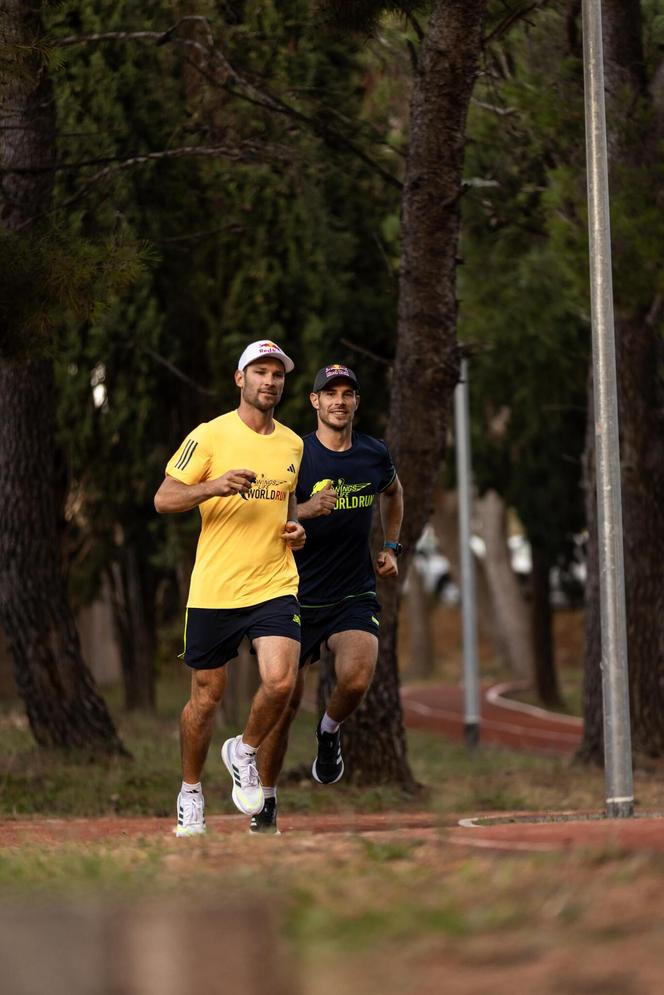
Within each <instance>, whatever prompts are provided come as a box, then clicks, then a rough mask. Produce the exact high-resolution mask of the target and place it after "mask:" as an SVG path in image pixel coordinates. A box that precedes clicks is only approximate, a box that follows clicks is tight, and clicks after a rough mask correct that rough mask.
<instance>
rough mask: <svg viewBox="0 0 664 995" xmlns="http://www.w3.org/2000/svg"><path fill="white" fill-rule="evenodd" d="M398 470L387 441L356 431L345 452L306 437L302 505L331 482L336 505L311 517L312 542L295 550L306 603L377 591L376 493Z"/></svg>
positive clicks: (300, 482) (323, 602) (300, 487)
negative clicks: (373, 534) (374, 560)
mask: <svg viewBox="0 0 664 995" xmlns="http://www.w3.org/2000/svg"><path fill="white" fill-rule="evenodd" d="M395 476H396V470H395V469H394V464H393V463H392V457H391V456H390V453H389V451H388V448H387V446H386V445H385V443H384V442H381V441H380V440H379V439H373V438H372V437H371V436H370V435H364V434H363V433H362V432H353V437H352V445H351V448H350V449H346V450H344V452H340V453H338V452H334V450H332V449H328V448H327V446H324V445H323V443H322V442H320V441H319V439H318V438H317V436H316V433H315V432H312V433H311V434H310V435H305V437H304V453H303V454H302V463H301V466H300V474H299V477H298V482H297V490H296V496H297V500H298V504H304V502H305V501H308V500H309V498H310V497H312V495H313V494H315V493H316V492H317V491H319V490H322V488H323V487H324V486H325V483H326V482H327V481H331V483H332V486H333V487H334V489H335V491H336V492H337V504H336V507H335V509H334V511H333V512H332V513H331V514H329V515H320V516H319V517H317V518H307V519H306V520H305V522H304V523H303V524H304V527H305V529H306V531H307V541H306V543H305V545H304V548H303V549H301V550H298V551H297V552H296V553H295V561H296V563H297V569H298V570H299V572H300V589H299V594H298V597H299V600H300V604H301V605H302V606H303V607H306V606H315V605H331V604H335V603H336V602H337V601H341V600H343V598H347V597H350V596H352V595H357V594H366V593H368V592H370V591H375V589H376V577H375V575H374V571H373V563H372V561H371V550H370V548H369V534H370V532H371V516H372V510H373V503H374V500H375V497H376V494H380V492H381V491H384V490H385V488H386V487H389V485H390V484H391V483H392V481H393V480H394V478H395Z"/></svg>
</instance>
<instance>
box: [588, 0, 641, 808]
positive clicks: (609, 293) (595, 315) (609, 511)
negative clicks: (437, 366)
mask: <svg viewBox="0 0 664 995" xmlns="http://www.w3.org/2000/svg"><path fill="white" fill-rule="evenodd" d="M583 57H584V77H585V99H586V153H587V168H588V228H589V234H590V297H591V313H592V342H593V382H594V399H595V405H594V407H595V461H596V475H597V518H598V539H599V543H598V545H599V571H600V609H601V628H602V663H601V666H602V696H603V701H604V761H605V778H606V795H607V797H606V807H607V815H608V816H609V817H610V818H627V817H629V816H632V815H633V814H634V789H633V784H632V744H631V731H630V724H629V687H628V681H627V633H626V622H625V576H624V565H623V534H622V502H621V491H620V452H619V437H618V394H617V385H616V354H615V331H614V320H613V281H612V274H611V224H610V214H609V178H608V154H607V141H606V110H605V105H604V51H603V44H602V3H601V0H583Z"/></svg>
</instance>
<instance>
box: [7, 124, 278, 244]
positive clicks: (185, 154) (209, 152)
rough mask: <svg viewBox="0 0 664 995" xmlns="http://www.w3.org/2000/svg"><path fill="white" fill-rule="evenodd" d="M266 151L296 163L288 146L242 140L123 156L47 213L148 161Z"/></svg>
mask: <svg viewBox="0 0 664 995" xmlns="http://www.w3.org/2000/svg"><path fill="white" fill-rule="evenodd" d="M266 151H269V152H270V153H271V154H272V156H273V158H274V159H275V160H279V161H282V162H289V163H290V162H292V160H293V152H292V149H289V148H286V147H285V146H277V145H266V144H262V143H260V142H251V141H246V142H242V143H240V145H237V146H235V147H229V146H225V145H214V146H209V147H208V146H204V145H184V146H182V147H181V148H177V149H163V150H162V151H160V152H146V153H144V154H142V155H134V156H131V157H130V158H128V159H123V160H121V161H119V162H113V164H112V165H109V166H105V167H104V169H100V170H99V171H98V172H96V173H94V175H93V176H91V177H90V178H89V180H88V181H87V182H86V183H84V184H83V186H81V187H79V189H78V190H77V191H76V193H74V194H72V196H71V197H68V198H67V199H66V200H64V201H63V202H62V203H60V204H58V205H57V207H56V208H54V209H53V211H48V212H46V213H47V214H53V213H56V212H57V211H61V210H62V209H63V208H66V207H70V206H71V205H72V204H74V203H76V201H77V200H80V198H81V197H83V196H85V194H86V193H87V192H88V191H89V190H90V189H91V188H92V187H93V186H95V185H96V184H97V183H100V182H102V181H103V180H106V179H109V178H110V177H113V176H116V175H117V174H118V173H122V172H124V171H125V170H127V169H133V168H134V167H135V166H140V165H143V164H145V163H146V162H158V161H159V160H163V159H184V158H208V159H210V158H212V159H229V160H230V161H232V162H242V163H248V162H265V160H266V155H265V153H266ZM102 161H103V160H102ZM56 168H58V167H56V166H48V167H44V169H56ZM36 171H39V170H31V169H28V168H25V169H21V168H20V167H19V168H16V169H14V170H11V171H10V170H8V172H36ZM43 216H44V215H35V216H34V217H32V218H28V220H27V221H24V222H23V224H22V225H20V226H19V227H18V228H17V229H16V231H20V230H22V229H23V228H27V227H29V226H30V225H31V224H33V223H34V222H35V221H37V220H39V218H41V217H43Z"/></svg>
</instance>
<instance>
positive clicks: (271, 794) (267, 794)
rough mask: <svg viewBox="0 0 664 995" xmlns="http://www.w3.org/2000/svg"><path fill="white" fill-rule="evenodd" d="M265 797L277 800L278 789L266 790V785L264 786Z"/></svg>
mask: <svg viewBox="0 0 664 995" xmlns="http://www.w3.org/2000/svg"><path fill="white" fill-rule="evenodd" d="M263 795H264V796H265V798H276V797H277V789H276V788H266V787H265V785H263Z"/></svg>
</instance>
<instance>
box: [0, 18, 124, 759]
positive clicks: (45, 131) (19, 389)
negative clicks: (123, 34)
mask: <svg viewBox="0 0 664 995" xmlns="http://www.w3.org/2000/svg"><path fill="white" fill-rule="evenodd" d="M42 34H43V32H42V28H41V23H40V19H39V4H38V3H34V4H26V3H23V2H20V0H6V2H5V3H4V4H3V6H2V9H1V10H0V37H1V40H2V43H3V45H4V46H5V47H6V48H7V50H8V51H10V52H13V53H16V60H17V62H19V61H20V63H21V64H20V65H17V66H16V67H14V70H15V71H14V74H13V76H11V77H10V78H9V77H7V76H5V78H4V80H2V81H0V113H2V117H3V130H2V135H1V138H0V159H1V165H2V166H3V167H4V169H5V170H11V169H12V168H14V167H18V166H22V167H35V168H40V167H43V166H45V165H48V164H50V163H51V162H52V159H53V136H54V116H53V115H54V110H53V94H52V92H51V89H50V85H49V79H48V74H47V71H46V66H45V64H44V63H43V62H42V60H41V57H40V56H39V55H38V54H36V52H35V49H34V48H33V45H34V43H35V41H36V40H38V39H39V38H40V37H41V36H42ZM26 53H27V54H26ZM5 71H7V68H6V69H5ZM51 186H52V174H50V173H48V172H43V173H11V172H5V173H4V174H3V176H2V181H1V193H2V204H1V216H2V222H3V225H4V229H5V231H8V232H14V231H17V230H19V229H20V228H21V227H22V226H23V225H24V224H25V223H26V222H28V221H29V220H30V219H31V218H33V217H35V216H36V215H39V214H40V213H41V212H43V211H45V210H46V209H48V207H49V206H50V200H51ZM36 290H37V288H36ZM54 424H55V414H54V394H53V371H52V366H51V363H50V361H49V360H47V359H39V360H35V361H31V362H25V363H22V364H19V363H16V362H13V361H11V359H7V358H2V359H1V360H0V480H2V491H1V492H0V502H1V506H0V622H1V623H2V626H3V628H4V630H5V634H6V637H7V643H8V646H9V651H10V653H11V656H12V659H13V663H14V671H15V677H16V686H17V689H18V691H19V693H20V695H21V697H22V699H23V701H24V703H25V707H26V711H27V715H28V719H29V722H30V727H31V729H32V732H33V734H34V736H35V739H36V740H37V742H38V743H39V744H40V745H41V746H66V747H83V748H86V747H87V748H94V749H97V750H102V751H108V752H122V751H123V747H122V744H121V743H120V740H119V739H118V737H117V734H116V732H115V729H114V727H113V722H112V720H111V718H110V715H109V713H108V710H107V709H106V705H105V704H104V701H103V699H102V698H100V696H99V695H98V693H97V691H96V689H95V686H94V681H93V679H92V676H91V674H90V672H89V670H88V669H87V667H86V666H85V664H84V662H83V660H82V658H81V652H80V645H79V641H78V634H77V632H76V626H75V624H74V620H73V617H72V613H71V610H70V608H69V603H68V600H67V592H66V584H65V579H64V577H63V574H62V568H61V563H60V544H59V541H58V535H57V508H58V500H57V488H56V480H55V461H54V448H55V446H54Z"/></svg>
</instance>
